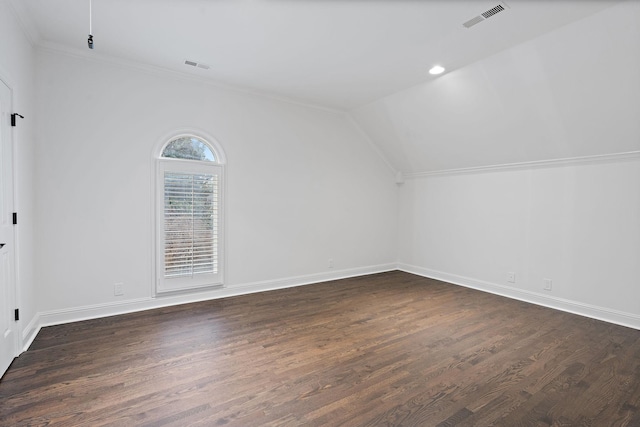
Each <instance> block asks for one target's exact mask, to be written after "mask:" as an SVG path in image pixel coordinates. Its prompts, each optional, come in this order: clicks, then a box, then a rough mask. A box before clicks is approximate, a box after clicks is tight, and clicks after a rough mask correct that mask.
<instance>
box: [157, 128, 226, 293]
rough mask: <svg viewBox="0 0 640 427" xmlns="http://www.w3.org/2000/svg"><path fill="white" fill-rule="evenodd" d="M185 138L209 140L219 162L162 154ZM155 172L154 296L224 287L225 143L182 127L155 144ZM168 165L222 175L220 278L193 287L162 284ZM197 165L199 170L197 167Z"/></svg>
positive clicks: (216, 160) (206, 141)
mask: <svg viewBox="0 0 640 427" xmlns="http://www.w3.org/2000/svg"><path fill="white" fill-rule="evenodd" d="M183 137H193V138H197V139H199V140H201V141H203V142H205V143H206V144H207V145H208V146H209V148H210V149H211V151H212V152H213V155H214V159H215V161H213V162H211V161H201V160H192V159H179V158H171V157H163V156H162V153H163V152H164V149H165V148H166V147H167V145H168V144H170V143H171V142H172V141H174V140H176V139H178V138H183ZM153 163H154V167H153V171H154V172H153V174H154V178H153V179H154V182H155V191H154V194H155V196H154V199H155V201H154V204H153V217H152V218H153V220H152V224H153V236H154V243H153V247H154V250H153V253H154V255H153V261H152V265H153V274H152V277H153V283H152V295H153V296H154V297H156V296H160V295H171V294H175V293H180V292H187V291H194V290H195V291H198V290H200V291H201V290H203V288H211V287H220V286H224V278H225V271H226V239H225V235H226V225H225V224H226V221H225V218H226V203H225V198H226V197H225V195H226V176H225V175H226V174H225V170H226V167H225V165H226V155H225V152H224V150H223V149H222V146H221V145H220V144H219V143H218V141H217V140H216V139H215V138H213V137H212V136H211V135H209V134H207V133H206V132H203V131H200V130H195V129H188V130H185V129H181V130H177V131H174V132H171V133H169V134H166V135H165V137H163V138H162V140H160V141H159V143H158V144H157V145H156V146H155V149H154V150H153ZM167 168H170V169H173V170H177V169H184V170H185V171H187V172H189V171H193V170H197V169H198V168H205V169H210V170H212V171H216V172H215V173H216V174H218V175H219V177H220V179H221V182H220V187H219V190H220V198H219V199H220V205H221V208H220V210H219V217H220V220H219V224H218V226H219V230H220V232H221V234H220V235H219V243H218V251H219V258H218V268H219V272H218V274H217V276H216V280H215V281H214V282H211V283H203V282H198V283H195V284H194V285H192V286H179V287H175V288H173V287H166V286H163V285H161V282H162V278H163V277H164V272H163V262H162V259H160V257H161V256H163V255H162V254H163V253H164V247H163V245H164V239H163V237H162V235H161V233H162V225H161V223H162V222H163V218H164V217H163V211H164V209H163V204H164V172H165V171H166V170H167ZM194 168H195V169H194Z"/></svg>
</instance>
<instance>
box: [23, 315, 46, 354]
mask: <svg viewBox="0 0 640 427" xmlns="http://www.w3.org/2000/svg"><path fill="white" fill-rule="evenodd" d="M40 328H41V326H40V313H36V315H35V316H33V319H31V321H30V322H29V324H28V325H27V326H26V327H25V328H24V329H23V330H22V337H21V338H22V351H27V349H28V348H29V346H30V345H31V343H32V342H33V340H34V339H36V335H38V332H40Z"/></svg>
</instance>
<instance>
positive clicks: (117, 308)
mask: <svg viewBox="0 0 640 427" xmlns="http://www.w3.org/2000/svg"><path fill="white" fill-rule="evenodd" d="M392 270H396V264H395V263H391V264H382V265H374V266H368V267H360V268H351V269H345V270H334V271H331V272H326V273H317V274H309V275H304V276H296V277H288V278H283V279H276V280H265V281H260V282H253V283H246V284H243V285H235V286H229V287H221V288H217V289H211V290H207V291H203V292H196V293H188V294H179V295H175V294H173V295H162V296H157V297H155V298H152V297H147V298H139V299H132V300H126V301H118V302H109V303H104V304H95V305H87V306H82V307H72V308H68V309H62V310H51V311H45V312H40V313H38V314H37V315H36V316H35V318H34V320H33V321H32V322H31V323H30V324H29V327H27V328H26V329H25V331H32V332H25V333H23V342H25V347H24V348H25V350H26V349H27V348H28V347H29V345H30V344H31V342H32V341H33V339H34V338H35V335H36V334H37V332H38V331H39V330H40V328H42V327H45V326H53V325H61V324H64V323H71V322H78V321H82V320H89V319H96V318H100V317H108V316H115V315H119V314H126V313H133V312H136V311H143V310H150V309H154V308H161V307H168V306H172V305H179V304H187V303H193V302H200V301H207V300H212V299H218V298H226V297H232V296H237V295H245V294H251V293H256V292H264V291H271V290H276V289H284V288H291V287H295V286H302V285H309V284H314V283H321V282H327V281H330V280H338V279H346V278H349V277H356V276H364V275H367V274H375V273H382V272H385V271H392ZM32 324H33V325H32ZM25 334H26V335H28V336H30V339H26V337H25V336H24V335H25ZM31 335H32V336H31Z"/></svg>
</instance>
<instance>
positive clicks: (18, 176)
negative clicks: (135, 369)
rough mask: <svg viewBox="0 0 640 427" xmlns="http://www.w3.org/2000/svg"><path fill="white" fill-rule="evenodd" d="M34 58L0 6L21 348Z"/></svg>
mask: <svg viewBox="0 0 640 427" xmlns="http://www.w3.org/2000/svg"><path fill="white" fill-rule="evenodd" d="M34 63H35V54H34V50H33V47H32V46H31V43H30V41H29V39H28V38H27V37H26V36H25V32H24V31H23V29H22V28H21V27H20V25H19V23H18V20H17V19H16V16H15V14H14V11H13V9H12V8H11V6H10V5H9V4H8V3H7V1H5V0H3V1H0V78H2V79H3V80H4V81H5V82H6V83H7V84H8V85H9V86H10V87H11V89H12V92H13V109H14V111H15V112H18V113H20V114H22V115H23V116H25V119H24V120H19V122H18V126H17V127H16V128H14V133H13V137H14V141H13V143H14V159H15V161H14V178H15V183H14V187H15V195H14V203H15V205H14V208H15V210H16V212H18V225H17V226H16V281H17V284H16V286H17V299H18V301H17V306H18V308H20V322H19V328H20V334H21V338H22V340H23V344H24V343H25V342H27V341H29V339H30V338H31V337H33V334H34V333H35V332H36V329H35V324H36V321H37V319H36V313H37V307H36V292H37V290H36V287H35V277H34V270H35V264H34V259H35V255H34V250H35V244H34V210H35V197H34V194H35V193H34V188H33V185H34V182H33V170H34V160H33V159H34V145H35V126H36V115H35V98H34V97H35V72H34Z"/></svg>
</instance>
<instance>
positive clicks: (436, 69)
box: [429, 65, 444, 74]
mask: <svg viewBox="0 0 640 427" xmlns="http://www.w3.org/2000/svg"><path fill="white" fill-rule="evenodd" d="M442 73H444V67H441V66H440V65H434V66H433V67H431V69H430V70H429V74H442Z"/></svg>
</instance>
